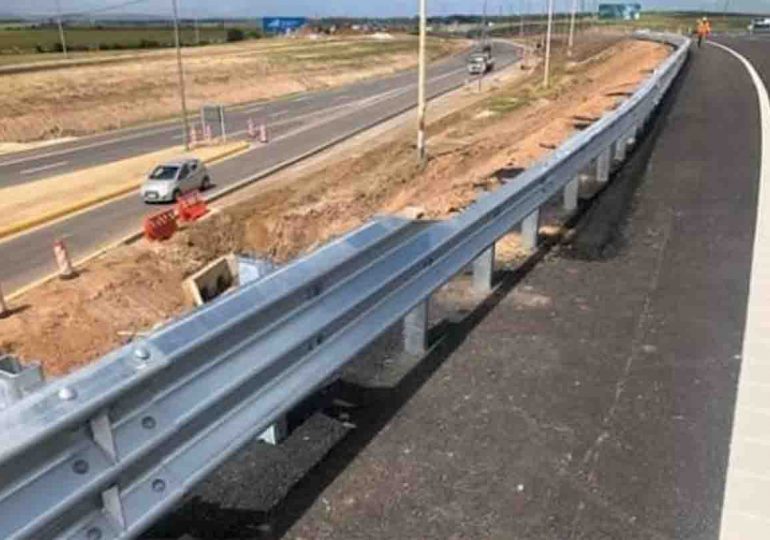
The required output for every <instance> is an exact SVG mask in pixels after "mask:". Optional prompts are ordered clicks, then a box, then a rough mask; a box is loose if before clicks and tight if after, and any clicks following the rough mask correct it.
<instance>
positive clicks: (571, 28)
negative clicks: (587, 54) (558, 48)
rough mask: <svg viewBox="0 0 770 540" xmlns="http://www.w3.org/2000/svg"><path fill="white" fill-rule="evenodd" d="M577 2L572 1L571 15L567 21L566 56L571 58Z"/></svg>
mask: <svg viewBox="0 0 770 540" xmlns="http://www.w3.org/2000/svg"><path fill="white" fill-rule="evenodd" d="M577 5H578V0H572V15H571V16H570V20H569V39H568V40H567V56H569V57H571V56H572V47H574V46H575V17H576V16H577Z"/></svg>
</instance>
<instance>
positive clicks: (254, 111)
mask: <svg viewBox="0 0 770 540" xmlns="http://www.w3.org/2000/svg"><path fill="white" fill-rule="evenodd" d="M264 110H265V108H264V107H254V108H253V109H243V110H242V111H239V112H243V113H246V114H252V113H258V112H260V111H264Z"/></svg>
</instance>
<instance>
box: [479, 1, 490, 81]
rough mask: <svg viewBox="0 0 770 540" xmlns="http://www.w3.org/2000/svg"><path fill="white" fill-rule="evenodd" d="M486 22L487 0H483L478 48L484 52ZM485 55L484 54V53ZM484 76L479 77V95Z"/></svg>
mask: <svg viewBox="0 0 770 540" xmlns="http://www.w3.org/2000/svg"><path fill="white" fill-rule="evenodd" d="M488 24H489V23H488V21H487V0H484V17H483V18H482V20H481V36H480V38H479V40H480V43H479V47H480V48H481V50H482V51H486V47H487V30H488V29H489V26H488ZM484 54H486V53H484ZM484 75H485V73H484V72H483V71H482V72H481V75H479V94H480V93H481V90H482V88H483V86H484Z"/></svg>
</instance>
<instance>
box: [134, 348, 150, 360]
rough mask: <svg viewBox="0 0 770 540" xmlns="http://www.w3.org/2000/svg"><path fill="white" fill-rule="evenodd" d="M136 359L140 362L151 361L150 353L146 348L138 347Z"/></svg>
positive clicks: (135, 354) (135, 353) (135, 351)
mask: <svg viewBox="0 0 770 540" xmlns="http://www.w3.org/2000/svg"><path fill="white" fill-rule="evenodd" d="M134 357H135V358H137V359H139V360H149V359H150V351H149V350H148V349H147V348H145V347H137V348H136V349H135V350H134Z"/></svg>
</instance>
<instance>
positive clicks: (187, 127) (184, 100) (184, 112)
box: [171, 0, 190, 150]
mask: <svg viewBox="0 0 770 540" xmlns="http://www.w3.org/2000/svg"><path fill="white" fill-rule="evenodd" d="M171 6H172V7H173V10H174V44H175V45H176V67H177V71H178V73H179V96H180V98H181V100H182V129H183V130H184V133H183V134H182V140H183V141H184V149H185V150H189V149H190V121H189V120H188V118H187V97H186V96H185V88H184V70H183V69H182V42H181V40H180V39H179V6H178V5H177V0H171Z"/></svg>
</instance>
